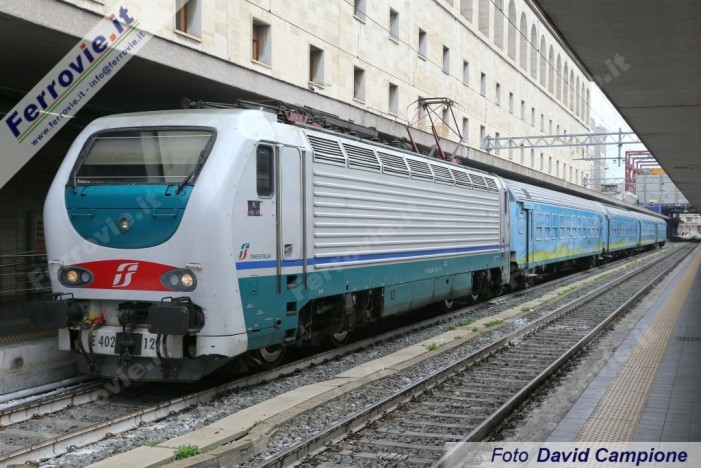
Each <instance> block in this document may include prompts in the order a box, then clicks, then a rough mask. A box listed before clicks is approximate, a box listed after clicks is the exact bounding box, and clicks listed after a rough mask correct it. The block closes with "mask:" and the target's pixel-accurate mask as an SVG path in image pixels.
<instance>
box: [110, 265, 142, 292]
mask: <svg viewBox="0 0 701 468" xmlns="http://www.w3.org/2000/svg"><path fill="white" fill-rule="evenodd" d="M138 268H139V264H138V263H122V264H120V265H119V266H118V267H117V274H116V275H115V276H114V281H113V282H112V287H113V288H126V287H127V286H129V285H130V284H131V277H132V276H133V275H134V273H136V270H137V269H138Z"/></svg>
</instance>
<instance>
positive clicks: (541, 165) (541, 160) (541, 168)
mask: <svg viewBox="0 0 701 468" xmlns="http://www.w3.org/2000/svg"><path fill="white" fill-rule="evenodd" d="M543 161H544V160H543V153H540V172H543V167H544V166H543Z"/></svg>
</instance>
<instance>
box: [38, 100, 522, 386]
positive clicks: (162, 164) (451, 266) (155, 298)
mask: <svg viewBox="0 0 701 468" xmlns="http://www.w3.org/2000/svg"><path fill="white" fill-rule="evenodd" d="M510 222H511V221H510V219H509V201H508V196H507V192H506V188H505V186H504V184H503V182H502V180H501V179H500V178H499V177H497V176H495V175H492V174H488V173H484V172H480V171H477V170H472V169H469V168H466V167H464V166H459V165H455V164H450V163H447V162H444V161H440V160H436V159H432V158H428V157H425V156H421V155H417V154H414V153H410V152H406V151H402V150H400V149H397V148H393V147H390V146H384V145H378V144H371V143H367V142H363V141H360V140H358V139H353V138H350V137H345V136H341V135H339V134H335V133H330V132H324V131H320V130H316V129H313V128H308V127H302V126H297V125H289V124H283V123H279V122H277V121H276V116H275V115H274V114H270V113H267V112H263V111H259V110H187V111H168V112H151V113H138V114H124V115H115V116H110V117H104V118H101V119H98V120H96V121H95V122H93V123H91V124H90V125H89V126H88V127H87V128H85V130H84V131H83V132H82V133H81V134H80V135H79V136H78V138H77V139H76V141H75V142H74V144H73V145H72V146H71V148H70V150H69V152H68V154H67V156H66V158H65V160H64V162H63V164H62V166H61V167H60V169H59V171H58V173H57V175H56V178H55V180H54V182H53V184H52V186H51V188H50V190H49V193H48V196H47V200H46V204H45V209H44V225H45V231H46V239H47V241H46V242H47V255H48V259H49V268H50V274H51V284H52V290H53V293H54V297H53V298H52V300H50V301H41V302H36V303H34V304H33V305H32V307H31V317H32V321H33V322H34V323H35V324H37V325H39V326H42V327H45V328H57V329H58V336H59V348H60V349H62V350H70V351H72V352H73V353H75V355H76V359H77V362H78V365H79V368H80V370H81V371H82V372H86V373H93V374H96V375H103V376H120V375H123V374H126V375H127V376H128V377H129V378H131V379H142V380H173V381H193V380H197V379H200V378H202V377H203V376H205V375H206V374H208V373H210V372H212V371H213V370H215V369H216V368H218V367H220V366H221V365H223V364H225V363H226V362H229V361H230V360H232V359H234V358H236V357H239V356H246V357H248V358H249V359H250V360H251V361H253V362H255V363H257V364H258V365H260V366H263V367H267V366H273V365H275V364H276V363H277V362H279V360H280V358H281V356H282V353H283V351H284V349H285V347H287V346H292V345H298V344H304V343H310V342H317V341H319V340H324V341H328V342H330V343H332V344H336V345H337V344H341V343H343V342H344V341H345V340H346V339H347V337H348V334H349V333H350V332H351V331H352V330H353V329H354V328H355V327H357V326H359V325H360V324H363V323H368V322H372V321H374V320H378V319H381V318H385V317H388V316H392V315H393V314H397V313H400V312H404V311H406V310H409V309H412V308H415V307H418V306H421V305H425V304H429V303H435V302H438V303H441V304H443V305H444V306H445V307H451V305H452V304H453V301H454V300H455V299H456V298H460V297H464V296H471V297H479V296H480V295H489V294H493V293H494V292H496V291H498V290H500V288H501V287H502V286H503V285H506V284H507V283H508V280H509V246H510V236H511V230H510Z"/></svg>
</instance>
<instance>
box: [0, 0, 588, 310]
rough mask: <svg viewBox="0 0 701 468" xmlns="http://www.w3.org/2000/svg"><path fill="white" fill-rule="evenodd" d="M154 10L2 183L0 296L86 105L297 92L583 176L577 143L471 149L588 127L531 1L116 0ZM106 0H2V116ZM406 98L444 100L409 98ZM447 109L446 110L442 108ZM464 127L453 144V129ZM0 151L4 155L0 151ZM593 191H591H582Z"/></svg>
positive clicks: (428, 138) (577, 86) (556, 177)
mask: <svg viewBox="0 0 701 468" xmlns="http://www.w3.org/2000/svg"><path fill="white" fill-rule="evenodd" d="M118 4H123V5H125V6H127V7H128V8H129V9H130V12H131V14H132V15H134V16H136V17H138V18H141V19H144V20H148V21H144V22H143V24H146V23H149V24H159V25H160V26H159V27H158V28H157V29H156V30H155V31H150V32H152V33H153V34H154V37H153V38H152V39H150V41H149V43H148V44H146V46H145V47H144V48H143V49H141V51H140V52H139V53H138V55H137V56H135V57H134V58H132V59H131V60H130V61H129V63H127V65H126V66H125V67H124V68H123V69H122V70H121V71H119V73H117V74H115V76H114V77H112V78H111V79H110V80H109V82H108V83H107V84H106V85H105V86H104V88H103V89H102V90H101V91H100V92H99V93H98V94H97V95H96V96H95V97H94V98H93V99H92V100H91V101H90V102H89V103H88V104H87V105H85V106H84V107H83V108H82V109H81V110H80V111H79V112H78V113H77V114H76V115H75V116H74V118H72V119H70V122H69V123H68V124H67V125H66V126H65V127H64V128H63V129H62V130H61V131H60V132H58V133H57V134H56V135H55V137H54V138H53V139H52V140H51V141H50V143H49V144H47V145H46V146H45V147H44V148H43V149H42V150H41V151H39V153H38V154H37V155H36V156H35V157H34V158H33V159H32V160H30V161H29V162H28V163H27V164H26V165H25V166H24V167H23V168H22V169H21V170H20V171H19V172H18V173H17V174H15V175H14V176H13V177H12V179H11V180H10V181H9V182H8V183H7V184H5V185H4V186H3V187H1V188H0V212H2V213H4V222H3V223H2V224H0V299H2V300H3V301H8V300H10V301H12V300H16V299H20V298H22V297H24V296H25V295H27V294H30V293H34V292H38V291H42V290H46V289H45V288H46V286H47V285H48V282H47V281H46V279H45V278H43V275H42V268H43V267H42V265H43V264H44V262H45V258H44V255H43V254H44V246H43V230H42V208H43V202H44V197H45V195H46V192H47V190H48V187H49V185H50V183H51V180H52V178H53V175H54V174H55V172H56V170H57V168H58V166H59V164H60V163H61V160H62V159H63V155H64V154H65V153H66V151H67V149H68V147H69V146H70V144H71V142H72V140H73V139H74V138H75V136H76V135H77V133H78V132H79V131H80V130H81V129H82V128H83V127H84V126H85V125H86V124H87V123H88V122H89V121H91V120H93V119H94V118H97V117H99V116H102V115H107V114H112V113H117V112H133V111H146V110H157V109H173V108H176V107H178V105H179V102H180V100H181V98H183V97H188V98H190V99H194V100H198V99H201V100H204V101H210V102H212V101H213V102H224V103H232V102H233V101H234V100H235V99H236V98H243V99H248V100H253V101H258V102H268V103H270V102H275V101H279V102H284V103H287V104H288V105H291V106H297V107H298V108H304V107H309V108H312V109H316V110H319V111H322V112H325V113H328V114H331V115H334V116H337V117H338V118H340V119H344V120H352V121H353V122H354V123H356V124H359V125H363V126H367V127H374V128H376V129H377V130H378V132H379V133H380V135H382V136H383V138H385V139H386V138H399V139H405V138H407V137H408V136H407V126H408V127H410V129H411V134H412V137H413V138H414V139H415V140H416V142H417V143H418V144H419V145H420V146H421V147H422V148H426V149H429V148H431V147H432V146H434V145H435V143H434V137H433V135H432V133H431V132H432V129H431V128H430V127H431V123H430V121H429V119H428V116H427V115H426V114H427V112H428V113H430V114H431V117H432V118H433V120H434V124H435V133H436V134H437V136H438V137H439V138H440V140H441V142H442V146H443V147H444V149H445V150H446V151H449V152H454V153H457V154H458V155H459V156H461V157H463V158H466V159H469V160H471V161H472V164H473V165H474V166H475V167H478V168H482V169H487V170H492V169H494V170H497V169H498V170H502V171H506V173H507V174H522V175H524V176H525V177H531V178H537V179H539V180H543V181H545V182H546V183H549V184H551V185H556V186H561V187H565V188H566V189H567V190H570V191H575V192H580V193H584V192H588V191H587V190H585V189H584V188H583V187H582V185H583V184H584V183H585V181H586V180H587V178H588V177H591V170H592V169H591V168H590V167H589V163H587V162H585V161H582V160H581V158H582V157H583V155H584V151H583V150H582V149H572V148H548V149H540V148H539V149H521V150H519V151H507V150H503V149H502V150H501V151H499V150H497V151H492V152H491V153H488V152H486V151H485V150H484V138H485V137H487V136H490V137H508V136H526V135H529V136H538V135H548V134H572V133H587V132H589V131H590V129H589V127H588V125H587V122H589V121H590V112H589V109H590V107H589V101H590V83H591V77H590V76H588V74H587V72H586V71H585V70H584V69H583V67H582V66H581V64H580V63H579V62H578V60H577V59H576V57H575V56H574V54H573V53H572V52H571V51H570V50H569V49H568V47H567V46H566V44H565V43H564V42H563V41H562V40H561V39H560V38H559V37H558V36H557V34H556V33H555V31H554V29H553V28H552V27H551V26H550V25H549V24H548V23H547V21H546V19H545V17H544V16H543V14H542V13H541V12H540V11H539V10H538V8H537V7H536V6H535V5H534V4H533V2H531V1H530V0H496V1H494V0H420V1H410V0H384V1H380V0H297V1H283V0H247V1H244V0H231V1H224V0H189V1H188V2H183V1H182V0H157V1H150V2H135V1H128V0H125V1H123V2H121V3H120V2H118ZM113 7H114V5H113V4H112V2H108V1H104V2H103V1H100V0H58V1H55V0H31V1H26V2H13V1H5V0H0V40H1V41H2V43H3V44H4V46H3V52H2V56H3V57H2V62H3V66H4V71H3V73H2V75H1V76H0V115H2V116H5V115H6V114H7V113H8V112H10V110H12V108H13V107H14V106H15V104H16V103H17V102H19V101H20V100H21V99H22V97H23V96H24V95H25V94H26V93H27V92H29V91H30V90H31V89H32V88H33V87H34V85H35V84H36V83H37V82H39V80H41V79H42V78H43V77H44V75H45V74H46V73H47V72H48V71H49V70H51V68H52V67H53V66H54V65H55V64H56V63H57V62H58V61H59V60H61V58H62V57H63V56H64V55H65V54H67V53H68V52H69V51H70V50H71V48H73V47H75V46H76V44H77V43H78V41H79V40H80V39H81V38H82V37H84V35H85V34H86V33H88V32H89V31H90V29H91V28H93V27H94V25H95V24H96V23H97V22H98V21H99V20H100V19H101V18H102V17H103V16H104V15H105V14H106V13H108V12H109V11H110V10H111V9H112V8H113ZM420 98H448V99H450V100H451V101H452V102H454V105H452V107H451V108H450V109H448V108H446V107H445V106H434V107H433V108H431V109H428V110H426V109H423V108H421V107H420V106H419V105H418V104H417V102H418V100H419V99H420ZM451 111H452V113H451ZM459 142H462V146H458V145H457V144H458V143H459ZM1 157H11V155H7V154H3V155H1ZM590 195H593V193H590Z"/></svg>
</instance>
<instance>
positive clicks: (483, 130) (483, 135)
mask: <svg viewBox="0 0 701 468" xmlns="http://www.w3.org/2000/svg"><path fill="white" fill-rule="evenodd" d="M486 137H487V129H486V128H484V125H480V148H484V139H485V138H486Z"/></svg>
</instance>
